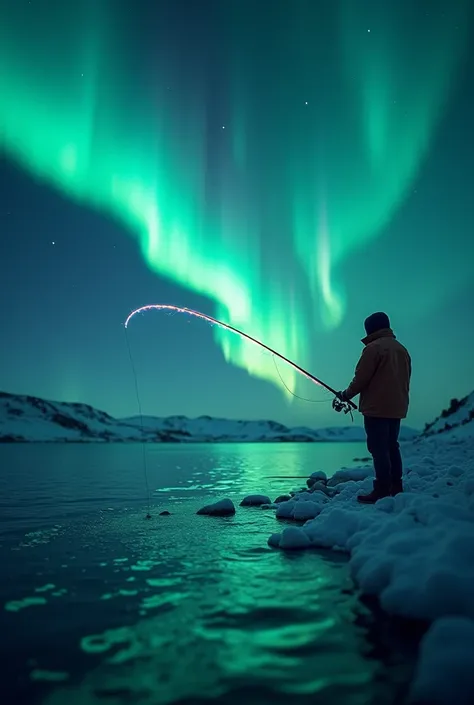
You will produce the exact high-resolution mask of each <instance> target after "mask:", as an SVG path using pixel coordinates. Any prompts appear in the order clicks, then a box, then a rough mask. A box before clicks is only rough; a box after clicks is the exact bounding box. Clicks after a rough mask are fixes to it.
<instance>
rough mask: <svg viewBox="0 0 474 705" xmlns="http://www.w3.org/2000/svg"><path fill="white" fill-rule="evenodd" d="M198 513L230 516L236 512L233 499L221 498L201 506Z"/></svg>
mask: <svg viewBox="0 0 474 705" xmlns="http://www.w3.org/2000/svg"><path fill="white" fill-rule="evenodd" d="M197 514H205V515H206V516H213V517H228V516H233V515H234V514H235V507H234V503H233V501H232V500H231V499H221V500H220V501H219V502H214V504H207V505H206V506H205V507H201V509H199V510H198V512H197Z"/></svg>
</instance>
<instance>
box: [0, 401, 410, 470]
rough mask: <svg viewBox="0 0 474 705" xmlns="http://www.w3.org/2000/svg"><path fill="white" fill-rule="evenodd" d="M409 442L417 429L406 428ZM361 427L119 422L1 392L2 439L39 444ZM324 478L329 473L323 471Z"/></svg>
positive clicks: (342, 436)
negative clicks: (316, 427)
mask: <svg viewBox="0 0 474 705" xmlns="http://www.w3.org/2000/svg"><path fill="white" fill-rule="evenodd" d="M404 433H405V436H406V438H412V437H413V436H414V435H416V433H417V432H416V431H413V430H411V429H406V430H405V431H404ZM364 438H365V436H364V429H363V428H362V426H360V425H355V424H354V425H353V426H350V427H342V426H341V427H338V428H329V429H320V430H314V429H310V428H305V427H298V428H288V427H287V426H284V425H283V424H280V423H276V422H275V421H268V420H267V421H265V420H263V421H241V420H232V419H220V418H212V417H210V416H200V417H199V418H197V419H189V418H187V417H186V416H169V417H165V418H159V417H154V416H144V417H143V418H140V417H139V416H135V417H131V418H125V419H115V418H113V417H112V416H110V415H109V414H107V413H106V412H104V411H100V410H98V409H94V408H93V407H91V406H88V405H87V404H76V403H66V402H54V401H46V400H44V399H40V398H39V397H32V396H22V395H16V394H8V393H6V392H0V441H1V440H10V441H12V442H14V441H39V442H65V441H70V442H81V443H84V442H94V443H97V442H134V441H135V442H136V441H148V442H154V443H160V442H173V443H186V442H188V443H189V442H191V443H206V442H221V443H222V442H233V443H235V442H240V443H252V442H253V443H255V442H278V441H294V442H298V441H301V442H308V443H314V442H331V441H337V442H341V443H342V442H352V441H362V440H364ZM323 474H324V473H323Z"/></svg>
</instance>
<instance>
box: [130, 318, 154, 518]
mask: <svg viewBox="0 0 474 705" xmlns="http://www.w3.org/2000/svg"><path fill="white" fill-rule="evenodd" d="M125 340H126V341H127V349H128V356H129V358H130V364H131V366H132V374H133V380H134V383H135V394H136V397H137V404H138V413H139V415H140V428H141V432H142V443H141V445H142V456H143V472H144V475H145V488H146V506H147V512H146V517H145V519H151V514H150V485H149V484H148V467H147V459H146V447H145V429H144V426H143V412H142V404H141V401H140V393H139V391H138V378H137V371H136V369H135V363H134V362H133V355H132V350H131V348H130V341H129V339H128V332H127V328H125Z"/></svg>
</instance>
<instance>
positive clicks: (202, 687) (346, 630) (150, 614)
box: [0, 444, 406, 705]
mask: <svg viewBox="0 0 474 705" xmlns="http://www.w3.org/2000/svg"><path fill="white" fill-rule="evenodd" d="M68 452H69V453H70V455H69V456H67V453H66V452H64V451H62V452H61V454H60V455H61V463H62V464H63V466H62V468H63V474H64V473H65V472H66V471H67V469H69V471H70V474H69V484H68V491H67V492H65V490H64V482H62V481H60V482H58V487H57V486H56V485H55V483H54V482H51V484H50V497H49V500H45V479H44V478H45V476H46V477H47V476H48V468H50V467H53V471H52V472H53V475H54V476H55V477H57V476H58V461H57V460H56V461H54V459H53V458H52V457H51V456H50V457H49V460H48V457H47V454H46V451H40V453H44V454H43V460H44V461H46V460H48V462H45V464H44V473H43V472H41V473H39V472H38V469H37V468H36V478H35V476H34V474H33V473H32V467H31V466H30V465H28V463H25V462H24V464H23V466H22V465H21V464H17V465H16V466H15V473H14V478H15V481H16V483H17V485H15V481H14V480H13V473H12V479H11V483H10V486H11V487H12V496H11V498H12V505H10V507H9V511H10V514H9V519H8V520H6V519H5V517H3V521H4V523H3V526H4V528H6V529H7V531H6V532H5V535H4V536H5V538H4V543H3V545H2V546H1V547H0V552H1V555H0V557H1V558H2V561H3V566H4V568H5V573H6V574H8V575H9V576H10V577H9V579H8V580H5V581H4V582H3V583H2V584H1V585H0V597H1V601H2V602H3V604H4V605H5V604H6V603H9V602H12V601H16V602H20V603H21V605H22V606H21V608H20V609H18V610H17V611H9V610H4V611H3V621H4V626H3V628H2V630H1V632H0V650H1V656H2V661H3V664H4V666H5V672H6V673H8V679H5V681H4V688H5V691H6V697H7V701H8V702H15V703H22V702H24V703H26V702H35V703H40V702H41V703H42V704H43V705H64V703H68V705H96V704H97V705H98V704H99V703H100V704H101V705H103V703H104V702H107V704H108V705H126V704H127V705H128V704H129V703H140V704H141V705H152V704H153V705H160V704H161V703H163V704H164V703H178V702H179V703H181V704H184V703H188V704H189V705H191V703H196V702H198V701H199V699H200V698H211V697H213V698H216V697H217V698H218V702H219V703H225V704H226V705H227V704H232V705H233V704H234V703H242V702H244V701H245V702H247V701H248V702H249V703H272V705H273V704H274V703H275V702H280V701H281V702H283V701H285V703H287V702H288V697H290V700H291V703H295V705H298V704H299V703H302V704H303V703H305V704H306V703H312V704H314V703H317V702H324V703H329V704H331V703H348V704H350V705H352V704H354V705H355V704H357V705H359V703H360V704H362V703H364V705H365V703H370V702H374V704H375V703H377V704H379V703H387V704H388V703H392V702H393V703H395V702H399V699H397V698H398V695H397V688H398V686H399V685H400V682H401V681H400V679H401V680H403V678H404V677H405V676H406V672H402V675H400V673H401V672H400V670H399V671H398V672H397V674H396V675H394V674H392V673H391V672H390V670H389V669H387V668H386V667H385V666H384V664H383V663H382V662H381V661H379V660H377V658H367V654H368V652H369V651H371V652H373V647H372V646H371V645H370V644H369V643H368V641H367V638H366V631H367V628H366V627H364V626H361V625H360V624H358V623H357V620H358V615H359V613H360V611H361V609H362V608H361V606H360V604H359V602H358V601H357V598H356V596H355V595H354V592H353V591H352V590H351V582H350V580H349V577H348V572H347V565H346V563H345V562H344V561H343V560H341V559H340V560H338V561H336V560H334V558H333V557H329V556H323V555H319V554H316V553H303V554H290V555H288V554H284V553H281V552H278V551H273V550H271V549H269V548H268V547H267V545H266V540H267V537H268V535H269V534H270V533H271V532H272V531H273V530H274V529H275V523H276V519H275V517H274V514H273V513H271V512H265V511H263V510H261V509H259V508H245V509H244V508H241V509H239V510H238V512H237V514H236V515H235V517H231V518H225V519H218V518H211V517H203V516H197V515H196V511H197V509H198V508H199V507H200V506H201V505H202V504H204V503H207V502H208V501H209V500H212V499H213V498H214V497H215V495H216V493H217V494H219V496H222V493H223V492H224V490H223V489H222V488H226V491H225V492H224V493H225V494H229V495H230V496H233V497H237V498H239V497H241V496H243V495H244V494H247V493H250V492H254V491H262V490H265V489H266V488H265V487H264V486H262V478H263V477H265V476H266V475H267V473H268V474H285V473H287V474H288V475H294V474H299V473H301V474H305V475H307V474H309V471H310V469H311V466H312V468H313V469H319V464H317V456H316V455H315V453H314V450H311V446H303V445H302V446H299V447H298V446H293V447H290V445H289V444H288V445H282V446H279V447H278V448H277V447H273V448H270V449H269V448H268V446H264V447H258V446H244V445H239V446H233V447H224V446H213V447H208V448H207V449H206V450H205V452H204V449H203V448H201V449H200V452H196V451H194V452H193V449H191V448H189V447H186V448H181V450H180V451H178V450H177V449H176V448H169V449H167V450H166V451H161V450H159V451H157V450H155V449H150V463H149V475H150V480H151V486H152V487H153V489H164V488H166V487H174V488H175V489H173V490H172V491H167V492H165V493H157V495H156V496H159V497H160V499H159V500H157V502H158V509H160V510H161V509H163V508H166V509H169V510H170V511H171V516H166V517H160V516H159V513H158V511H157V510H156V509H154V510H153V519H152V520H151V521H145V520H144V511H143V504H142V503H140V499H139V497H140V494H139V492H138V486H139V484H140V483H139V482H137V478H136V476H134V475H132V476H131V473H130V467H131V465H132V463H133V457H135V456H132V455H130V454H129V455H128V456H127V453H128V449H127V448H125V449H124V455H123V456H119V455H117V454H116V453H115V449H114V450H113V452H112V453H111V455H110V456H109V457H107V454H106V452H105V451H104V449H103V448H100V450H98V451H97V452H98V453H99V457H98V458H91V453H92V451H91V449H90V448H87V450H86V451H84V452H83V453H82V455H81V452H82V451H79V452H78V456H79V460H78V459H77V457H76V456H75V455H74V454H73V453H72V449H71V448H69V449H68ZM352 452H354V451H353V450H352ZM354 454H356V455H357V451H356V452H355V453H354ZM88 459H89V460H90V462H89V463H88ZM66 461H67V462H66ZM55 462H56V465H55ZM315 465H316V467H314V466H315ZM80 467H82V469H83V472H82V474H80V473H79V468H80ZM170 480H172V481H173V482H172V483H171V482H170ZM209 485H211V488H212V489H211V488H209V487H208V486H209ZM21 488H23V489H21ZM285 489H286V488H285ZM133 492H135V493H136V495H135V497H136V498H137V501H136V502H135V506H134V503H133V501H131V499H130V497H129V495H130V493H131V494H132V498H133ZM98 493H99V494H100V496H102V497H104V498H105V499H104V502H105V503H106V504H105V505H104V506H102V508H100V509H98V508H97V503H96V502H95V501H94V500H96V497H97V494H98ZM37 497H39V498H40V500H39V501H38V503H37V502H36V499H37ZM3 501H6V500H5V498H4V500H3ZM21 502H23V504H22V506H21V507H20V504H21ZM13 506H16V507H17V510H16V513H15V511H14V510H13ZM71 506H72V507H74V511H73V512H71ZM38 525H41V528H37V527H38ZM34 527H36V528H34ZM25 528H26V530H25ZM25 534H28V536H25ZM45 585H48V586H50V587H48V590H46V589H45ZM50 588H51V589H50ZM35 596H36V597H38V596H40V597H41V598H42V599H41V604H40V603H39V602H38V600H36V602H35V603H34V604H33V603H31V602H30V603H25V602H23V603H22V602H21V601H22V600H23V601H24V600H28V598H29V599H30V600H31V598H32V597H35ZM7 635H8V636H7ZM383 679H384V680H383ZM397 679H398V680H397Z"/></svg>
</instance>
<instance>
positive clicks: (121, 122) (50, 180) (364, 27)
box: [0, 0, 474, 426]
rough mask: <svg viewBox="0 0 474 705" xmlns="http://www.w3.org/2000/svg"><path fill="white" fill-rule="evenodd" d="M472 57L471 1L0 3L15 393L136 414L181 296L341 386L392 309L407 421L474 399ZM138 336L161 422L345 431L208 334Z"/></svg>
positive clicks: (232, 345)
mask: <svg viewBox="0 0 474 705" xmlns="http://www.w3.org/2000/svg"><path fill="white" fill-rule="evenodd" d="M469 47H471V48H469ZM472 47H474V4H473V3H472V0H449V1H446V2H443V1H441V0H416V1H414V0H327V1H326V0H272V2H255V0H201V1H200V2H196V1H195V0H166V1H165V0H155V1H154V2H150V1H149V0H133V2H132V1H131V0H76V1H75V2H74V3H69V2H64V1H63V0H31V1H30V2H28V1H27V0H0V331H1V332H0V336H1V344H0V389H3V390H5V391H10V392H16V393H23V394H33V395H38V396H43V397H46V398H49V399H55V400H61V401H80V402H85V403H88V404H92V405H93V406H96V407H98V408H101V409H103V410H105V411H107V412H109V413H111V414H113V415H115V416H128V415H134V414H136V413H137V402H136V398H135V392H134V383H133V377H132V373H131V365H130V360H129V357H128V350H127V345H126V340H125V331H124V327H123V323H124V321H125V319H126V317H127V315H128V314H129V313H130V311H131V310H133V309H134V308H137V307H139V306H142V305H145V304H150V303H171V304H176V305H180V306H187V307H190V308H196V309H198V310H201V311H204V312H205V313H208V314H210V315H213V316H216V317H217V318H221V319H222V320H224V321H226V322H228V323H231V324H232V325H234V326H237V327H241V328H242V329H243V330H245V331H246V332H247V333H249V334H250V335H253V336H255V337H257V338H259V339H260V340H262V341H264V342H265V343H267V344H268V345H270V346H272V347H274V348H276V349H277V350H278V351H279V352H281V353H282V354H284V355H286V356H288V357H289V358H291V359H293V360H294V361H295V362H297V363H298V364H300V365H302V366H303V367H306V368H307V369H308V370H310V371H311V372H312V373H313V374H315V375H317V376H319V377H321V378H322V379H324V380H325V381H326V382H327V383H328V384H330V385H331V386H334V387H336V388H337V389H341V388H344V387H345V386H346V385H347V384H348V383H349V381H350V379H351V376H352V372H353V368H354V365H355V363H356V361H357V359H358V356H359V354H360V351H361V347H362V346H361V342H360V338H361V337H362V336H363V320H364V318H365V317H366V316H367V315H369V314H370V313H372V312H373V311H377V310H386V311H387V313H388V314H389V315H390V317H391V320H392V324H393V327H394V330H395V332H396V334H397V336H398V337H399V339H400V340H401V341H402V342H403V343H404V344H406V345H407V347H408V348H409V350H410V352H411V354H412V358H413V383H412V402H411V411H410V415H409V419H408V422H409V423H410V425H412V426H422V425H423V424H424V423H425V422H426V421H427V420H430V419H431V418H432V417H433V416H435V415H437V414H438V413H439V411H440V409H441V408H442V407H444V406H446V404H447V403H448V402H449V400H450V399H451V397H454V396H463V395H465V394H467V393H469V392H471V391H472V390H473V388H474V354H473V348H474V321H473V313H472V311H473V304H474V198H473V190H474V139H473V127H472V126H473V125H474V100H473V85H474V84H473V71H474V49H473V48H472ZM128 335H129V341H130V346H131V350H132V354H133V358H134V361H135V366H136V370H137V375H138V382H139V386H140V392H141V401H142V407H143V411H144V413H147V414H154V415H160V416H161V415H171V414H186V415H188V416H199V415H201V414H209V415H211V416H225V417H229V418H248V419H254V418H273V419H275V420H277V421H282V422H283V423H286V424H288V425H298V424H301V423H303V424H306V425H311V426H323V425H329V424H331V425H336V424H339V423H347V418H343V417H341V416H338V415H336V414H335V413H334V412H333V411H332V410H331V405H330V399H331V397H328V396H327V395H326V394H325V393H324V392H322V391H321V390H320V389H318V388H316V387H315V386H314V385H312V384H311V383H310V382H309V381H307V380H306V379H304V378H301V377H297V376H295V375H294V373H293V371H292V370H291V368H288V367H286V366H284V365H283V364H279V365H278V370H277V369H276V368H275V363H274V360H273V358H272V357H271V356H270V355H267V354H263V353H262V351H261V350H260V349H258V348H256V347H254V346H252V345H249V344H247V343H244V342H243V341H242V340H241V339H240V338H239V337H238V336H232V335H231V334H227V333H224V332H222V331H220V330H219V329H218V328H212V327H211V326H209V325H208V324H207V323H204V322H201V321H197V320H189V319H188V318H187V317H186V316H182V315H173V316H169V315H167V314H165V313H162V312H157V311H151V312H149V313H146V314H143V315H141V316H137V317H136V318H134V319H133V320H132V322H131V323H130V327H129V329H128ZM278 372H279V374H281V376H282V377H283V379H284V380H285V383H286V384H287V386H288V387H289V389H290V390H292V391H294V392H295V393H296V394H298V395H300V396H303V397H306V398H309V399H314V400H317V401H321V402H322V403H315V404H311V403H308V402H305V401H301V400H298V399H295V398H294V397H292V396H291V395H290V394H289V393H288V392H287V391H286V390H285V388H284V387H283V386H282V384H281V381H280V378H279V374H278ZM328 402H329V403H328Z"/></svg>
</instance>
